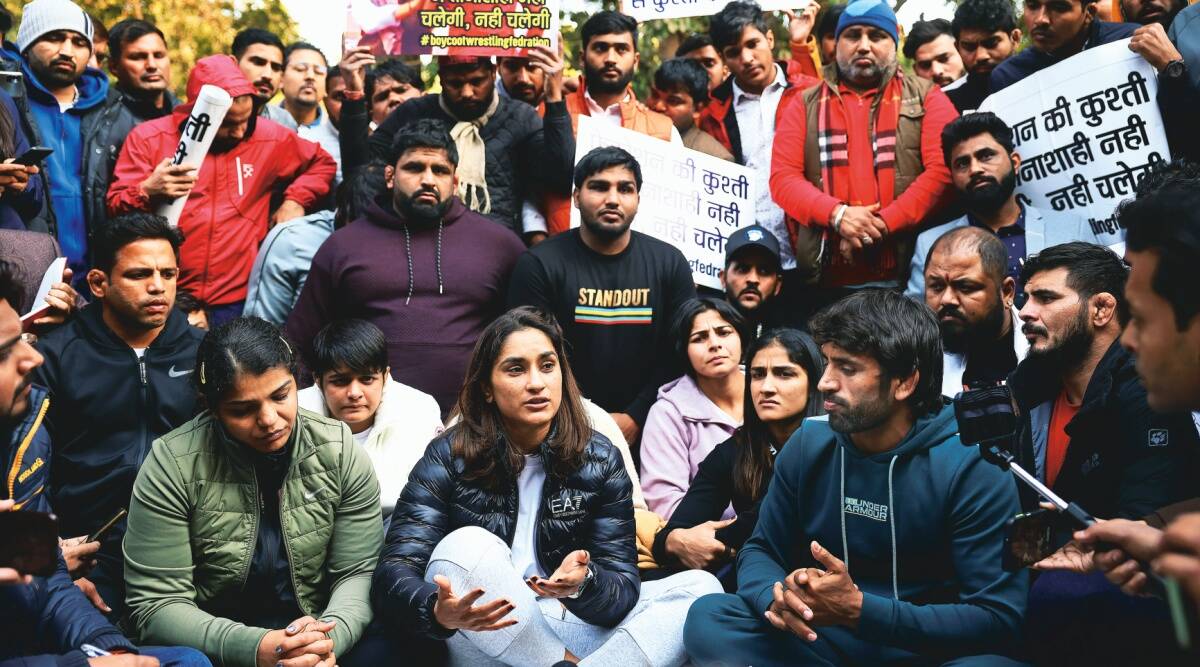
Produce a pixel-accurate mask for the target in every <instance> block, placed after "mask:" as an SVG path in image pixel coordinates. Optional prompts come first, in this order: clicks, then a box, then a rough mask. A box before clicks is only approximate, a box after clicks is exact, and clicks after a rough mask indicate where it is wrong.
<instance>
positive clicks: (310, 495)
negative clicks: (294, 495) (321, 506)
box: [304, 491, 317, 500]
mask: <svg viewBox="0 0 1200 667" xmlns="http://www.w3.org/2000/svg"><path fill="white" fill-rule="evenodd" d="M316 497H317V492H316V491H305V492H304V499H305V500H312V499H313V498H316Z"/></svg>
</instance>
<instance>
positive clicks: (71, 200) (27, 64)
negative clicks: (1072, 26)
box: [17, 0, 108, 281]
mask: <svg viewBox="0 0 1200 667" xmlns="http://www.w3.org/2000/svg"><path fill="white" fill-rule="evenodd" d="M92 34H93V33H92V22H91V19H89V18H88V15H87V13H85V12H84V11H83V9H82V8H80V7H79V5H77V4H75V3H74V2H71V1H70V0H34V1H33V2H31V3H29V4H27V5H25V8H24V11H23V12H22V15H21V25H20V26H19V27H18V28H17V48H18V49H19V50H20V52H21V70H22V72H23V73H24V75H25V77H24V79H25V83H24V85H25V88H26V93H27V97H28V100H29V110H30V115H31V116H32V120H33V125H34V128H33V131H34V135H35V137H34V138H33V143H34V144H38V145H43V146H48V147H50V148H52V149H54V153H53V154H51V155H50V157H48V158H47V159H46V160H45V162H44V163H43V164H42V167H43V169H45V171H46V173H47V176H48V178H49V182H50V205H51V209H52V210H53V213H54V216H53V218H54V220H55V225H54V228H53V229H51V230H50V231H51V233H54V234H55V235H56V236H57V237H58V241H59V243H60V244H61V245H62V248H63V252H64V253H65V254H66V256H67V263H68V265H69V266H70V267H71V270H72V272H73V273H74V274H75V277H76V280H77V281H82V280H83V277H84V276H86V275H87V272H88V268H89V266H88V227H89V220H88V218H89V216H88V211H87V207H86V206H85V203H84V202H85V197H84V192H83V188H82V183H83V182H84V179H83V173H85V172H84V168H85V165H84V161H85V160H87V159H88V157H89V156H87V155H85V154H84V150H83V147H84V137H85V136H87V135H89V134H90V133H91V132H92V131H94V129H95V127H96V125H97V123H96V121H97V119H98V118H99V116H100V114H99V112H100V111H101V110H102V108H103V106H104V100H105V98H106V97H107V96H108V78H107V77H106V76H105V75H104V74H103V73H102V72H100V70H97V69H92V68H89V67H88V66H87V62H88V59H89V58H90V57H91V55H92V47H93V44H92ZM100 157H104V156H100Z"/></svg>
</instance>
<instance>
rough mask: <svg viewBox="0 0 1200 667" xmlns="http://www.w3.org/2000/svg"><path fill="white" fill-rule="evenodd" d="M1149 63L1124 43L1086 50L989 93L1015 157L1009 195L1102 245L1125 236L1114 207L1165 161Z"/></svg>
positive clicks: (987, 107)
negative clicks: (1075, 222)
mask: <svg viewBox="0 0 1200 667" xmlns="http://www.w3.org/2000/svg"><path fill="white" fill-rule="evenodd" d="M1157 95H1158V79H1157V78H1156V75H1155V73H1154V68H1153V67H1152V66H1151V65H1150V64H1149V63H1147V62H1146V61H1145V60H1144V59H1143V58H1142V57H1141V56H1139V55H1137V54H1136V53H1134V52H1132V51H1130V50H1129V40H1128V39H1125V40H1122V41H1119V42H1113V43H1111V44H1105V45H1103V46H1098V47H1096V48H1094V49H1088V50H1087V51H1084V52H1083V53H1080V54H1079V55H1077V56H1073V57H1071V58H1068V59H1066V60H1064V61H1062V62H1061V63H1058V64H1057V65H1055V66H1053V67H1050V68H1048V69H1044V70H1042V71H1041V72H1038V73H1037V74H1034V75H1033V76H1030V77H1028V78H1026V79H1023V80H1022V81H1020V82H1018V83H1015V84H1013V85H1012V86H1010V87H1008V88H1005V89H1004V90H1002V91H1000V92H998V93H996V94H994V95H991V96H989V97H988V98H987V99H986V100H984V101H983V104H982V105H980V107H979V110H980V111H991V112H993V113H995V114H996V115H997V116H999V117H1000V118H1002V119H1003V120H1004V121H1005V122H1006V123H1008V125H1009V127H1011V128H1012V131H1013V143H1014V144H1015V145H1016V150H1017V153H1018V154H1019V155H1020V156H1021V165H1020V167H1019V168H1018V169H1017V192H1018V193H1020V195H1023V196H1024V198H1025V199H1024V201H1027V202H1029V203H1031V204H1032V205H1033V206H1037V207H1039V208H1044V209H1048V210H1049V209H1052V210H1054V211H1060V212H1065V213H1073V214H1075V215H1078V216H1080V217H1082V218H1084V219H1086V220H1087V221H1088V222H1089V223H1090V224H1091V226H1092V230H1093V231H1094V232H1096V234H1098V235H1099V236H1100V238H1101V239H1102V240H1103V241H1104V242H1106V243H1108V244H1109V245H1118V244H1121V243H1123V242H1124V240H1125V230H1124V229H1122V228H1121V227H1120V226H1119V225H1118V224H1117V221H1116V215H1115V214H1114V210H1115V209H1116V206H1117V204H1119V203H1120V202H1121V201H1123V200H1125V199H1127V198H1129V197H1131V196H1132V195H1133V191H1134V188H1135V187H1136V186H1137V183H1138V181H1140V180H1141V179H1142V177H1144V176H1145V175H1146V174H1147V173H1149V172H1150V170H1151V169H1152V168H1153V167H1154V166H1155V165H1157V164H1161V163H1165V162H1169V161H1170V160H1171V154H1170V151H1169V150H1168V149H1167V136H1166V133H1165V132H1164V130H1163V123H1162V114H1160V113H1159V110H1158V103H1157V101H1156V96H1157Z"/></svg>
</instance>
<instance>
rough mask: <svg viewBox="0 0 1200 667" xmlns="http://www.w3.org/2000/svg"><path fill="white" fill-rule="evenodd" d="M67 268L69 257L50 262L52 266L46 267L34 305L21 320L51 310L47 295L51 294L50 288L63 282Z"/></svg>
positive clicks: (39, 315) (38, 315)
mask: <svg viewBox="0 0 1200 667" xmlns="http://www.w3.org/2000/svg"><path fill="white" fill-rule="evenodd" d="M66 268H67V258H66V257H59V258H58V259H56V260H54V261H53V262H50V268H48V269H46V273H45V275H43V276H42V284H41V285H38V291H37V296H36V297H34V299H33V305H31V306H30V307H29V308H30V310H29V312H28V313H25V314H24V315H22V316H21V321H22V322H24V321H26V320H29V319H33V318H36V317H41V316H42V315H44V314H45V313H46V311H47V310H50V304H48V303H46V297H47V296H48V295H49V294H50V289H51V288H52V287H54V284H55V283H61V282H62V278H63V271H65V270H66Z"/></svg>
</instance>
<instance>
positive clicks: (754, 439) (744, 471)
mask: <svg viewBox="0 0 1200 667" xmlns="http://www.w3.org/2000/svg"><path fill="white" fill-rule="evenodd" d="M772 345H778V346H779V347H782V348H783V349H784V350H785V351H786V352H787V355H788V359H790V360H791V361H792V363H794V364H796V365H797V366H799V367H800V368H801V369H802V370H803V371H804V374H805V375H806V376H807V377H808V403H807V404H806V405H805V406H804V412H803V416H804V417H806V418H807V417H816V416H817V415H823V414H825V410H824V409H823V408H822V407H821V392H820V391H819V390H818V389H817V383H818V382H819V381H820V379H821V374H822V373H824V372H825V360H824V357H822V356H821V348H819V347H817V344H816V342H814V341H813V339H812V337H811V336H809V335H808V334H806V333H803V332H800V331H797V330H795V329H770V330H768V331H765V332H763V335H762V336H760V337H759V338H758V340H756V341H754V343H753V344H752V345H751V346H750V349H749V350H748V351H747V352H746V365H747V366H749V365H750V364H751V363H753V361H754V355H756V354H758V353H759V352H760V351H761V350H763V349H765V348H768V347H770V346H772ZM743 414H744V415H745V422H744V423H743V424H742V426H741V427H740V428H738V430H737V431H735V432H734V434H733V439H734V442H735V443H736V444H737V454H736V457H735V458H734V462H733V488H734V489H736V490H737V491H738V493H741V494H743V495H745V496H747V497H749V498H759V497H761V496H762V494H763V489H764V488H765V487H766V485H767V484H766V483H767V480H768V479H770V477H771V473H772V472H773V471H774V469H775V459H774V457H772V456H771V445H772V444H774V445H776V447H777V448H778V447H782V446H783V444H784V443H782V442H778V443H775V442H773V440H772V437H771V432H770V430H768V429H767V425H766V424H765V423H764V422H763V420H762V419H761V418H760V417H759V416H758V411H757V410H755V409H754V399H753V398H752V397H751V395H750V369H749V368H747V369H746V398H745V408H744V409H743Z"/></svg>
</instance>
